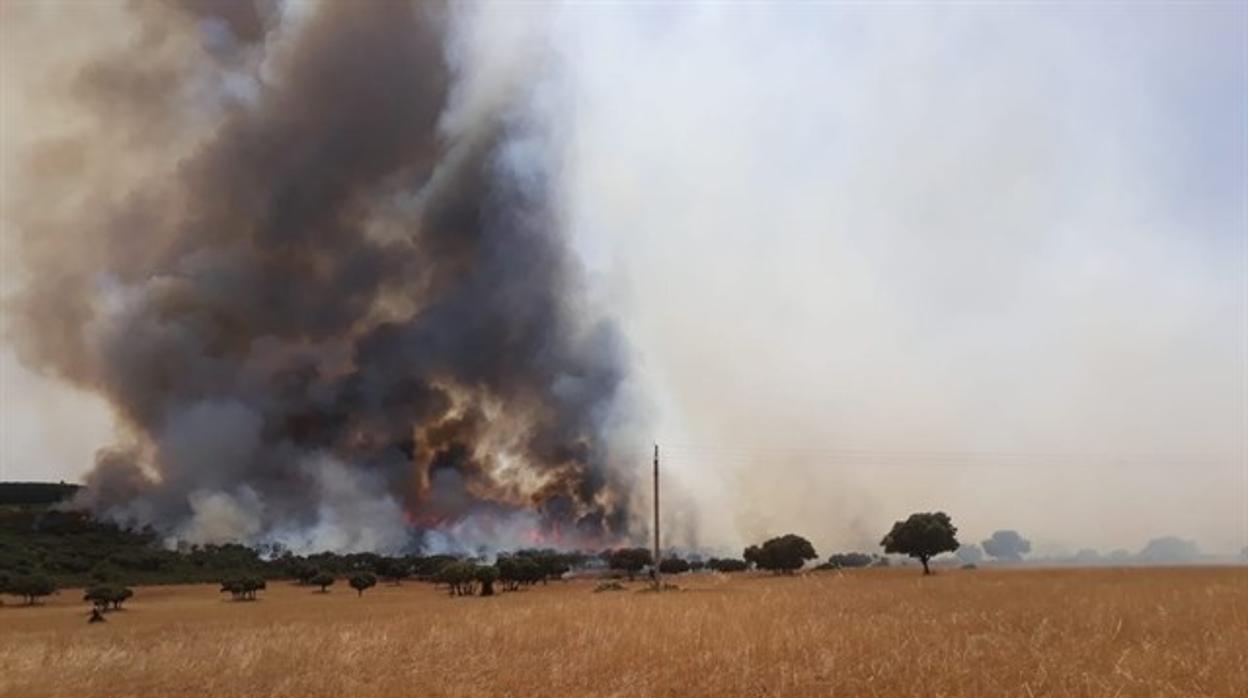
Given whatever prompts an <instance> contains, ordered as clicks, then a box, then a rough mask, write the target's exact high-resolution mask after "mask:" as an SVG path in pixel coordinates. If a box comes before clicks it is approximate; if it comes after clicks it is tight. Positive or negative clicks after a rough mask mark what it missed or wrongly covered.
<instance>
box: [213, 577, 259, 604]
mask: <svg viewBox="0 0 1248 698" xmlns="http://www.w3.org/2000/svg"><path fill="white" fill-rule="evenodd" d="M266 586H268V585H267V584H266V583H265V581H264V577H230V578H227V579H225V580H222V582H221V593H225V592H227V591H228V592H230V596H231V597H233V599H234V600H235V601H255V600H256V592H257V591H261V590H263V589H264V588H265V587H266Z"/></svg>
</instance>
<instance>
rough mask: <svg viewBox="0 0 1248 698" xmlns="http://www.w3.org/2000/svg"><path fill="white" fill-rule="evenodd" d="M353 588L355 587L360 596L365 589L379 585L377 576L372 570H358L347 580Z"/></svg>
mask: <svg viewBox="0 0 1248 698" xmlns="http://www.w3.org/2000/svg"><path fill="white" fill-rule="evenodd" d="M347 583H348V584H350V585H351V588H352V589H355V590H356V592H357V593H359V595H360V596H363V595H364V590H365V589H371V588H373V587H375V586H377V577H375V576H374V575H373V574H372V573H370V572H356V573H355V574H353V575H351V578H350V579H348V580H347Z"/></svg>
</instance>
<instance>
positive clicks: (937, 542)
mask: <svg viewBox="0 0 1248 698" xmlns="http://www.w3.org/2000/svg"><path fill="white" fill-rule="evenodd" d="M957 534H958V528H957V526H954V525H953V522H952V521H950V520H949V515H948V514H946V513H945V512H943V511H937V512H931V513H919V514H911V515H910V518H908V519H906V520H905V521H898V522H896V523H894V524H893V530H891V531H889V532H888V535H886V536H884V540H882V541H880V545H882V546H884V552H886V553H901V554H902V555H909V556H910V557H913V558H917V559H918V560H919V562H922V563H923V574H931V573H932V570H931V569H930V568H929V567H928V566H927V561H928V560H930V559H932V558H933V557H935V556H937V555H939V554H941V553H951V552H953V551H955V550H957V549H958V538H957Z"/></svg>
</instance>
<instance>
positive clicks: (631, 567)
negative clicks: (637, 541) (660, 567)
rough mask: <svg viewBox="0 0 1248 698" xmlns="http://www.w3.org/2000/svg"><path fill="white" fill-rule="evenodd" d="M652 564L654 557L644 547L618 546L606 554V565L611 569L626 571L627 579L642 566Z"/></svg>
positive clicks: (632, 576)
mask: <svg viewBox="0 0 1248 698" xmlns="http://www.w3.org/2000/svg"><path fill="white" fill-rule="evenodd" d="M653 564H654V557H652V556H651V555H650V551H649V550H648V549H646V548H620V549H618V550H612V551H611V552H610V554H608V555H607V565H608V566H609V567H610V568H611V569H613V570H622V571H623V572H626V573H628V581H630V582H631V581H633V578H634V577H635V576H636V575H637V573H638V572H640V571H641V570H642V569H643V568H644V567H646V566H648V565H653Z"/></svg>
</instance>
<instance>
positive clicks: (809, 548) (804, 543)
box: [744, 533, 818, 574]
mask: <svg viewBox="0 0 1248 698" xmlns="http://www.w3.org/2000/svg"><path fill="white" fill-rule="evenodd" d="M744 557H745V561H746V562H750V563H753V564H754V566H755V567H757V568H759V569H760V570H771V571H772V572H775V573H777V574H781V573H783V574H792V573H793V571H794V570H797V569H800V568H801V567H802V565H804V564H806V561H807V560H813V559H815V558H816V557H818V555H817V554H816V553H815V546H813V545H811V544H810V541H808V540H806V539H805V538H803V537H801V536H799V535H795V534H793V533H790V534H787V535H783V536H780V537H779V538H772V539H770V540H768V541H766V542H765V543H763V544H762V545H761V546H757V545H751V546H750V547H748V548H746V549H745V555H744Z"/></svg>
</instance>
